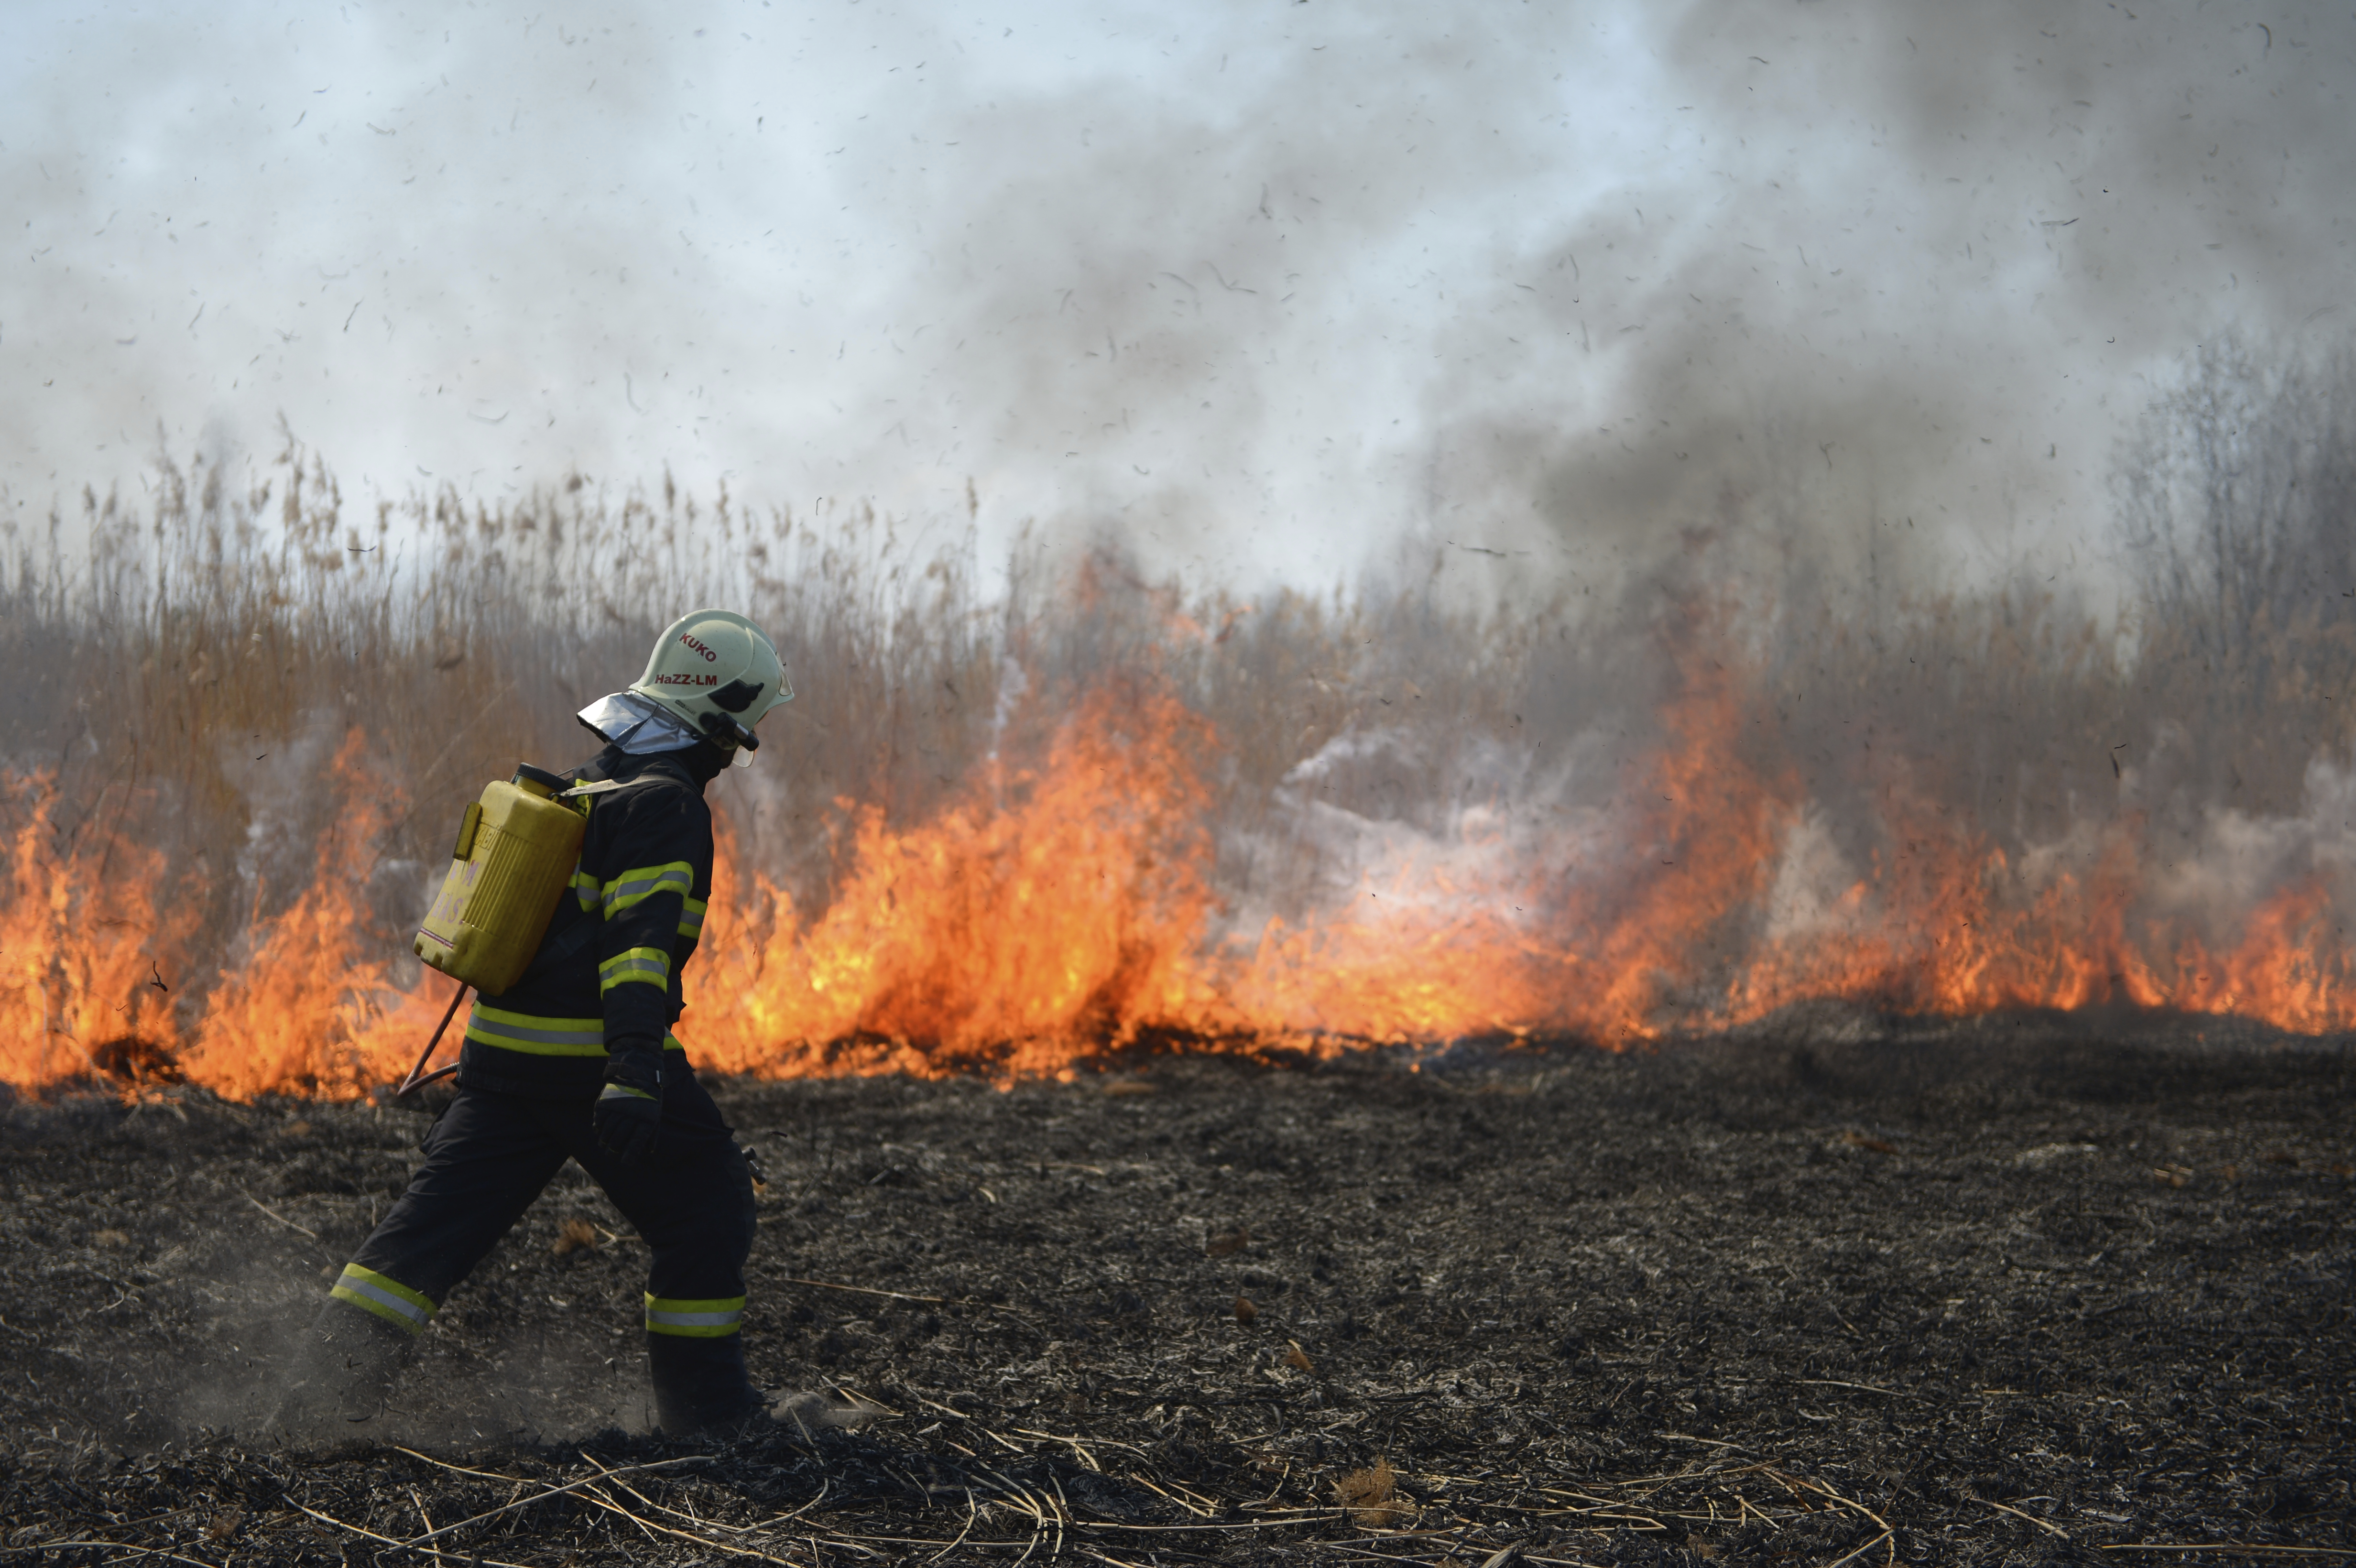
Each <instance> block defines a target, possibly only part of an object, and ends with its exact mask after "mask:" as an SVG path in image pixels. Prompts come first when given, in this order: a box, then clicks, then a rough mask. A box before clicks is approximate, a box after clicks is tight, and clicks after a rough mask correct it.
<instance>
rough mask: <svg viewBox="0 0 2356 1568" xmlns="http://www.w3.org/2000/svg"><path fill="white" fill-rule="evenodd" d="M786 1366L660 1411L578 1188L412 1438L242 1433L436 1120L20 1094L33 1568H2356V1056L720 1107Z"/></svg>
mask: <svg viewBox="0 0 2356 1568" xmlns="http://www.w3.org/2000/svg"><path fill="white" fill-rule="evenodd" d="M721 1098H722V1103H723V1105H724V1106H725V1107H726V1108H727V1110H728V1111H729V1113H730V1114H731V1115H732V1117H733V1118H734V1122H735V1124H736V1125H737V1127H738V1129H739V1133H740V1136H742V1137H743V1138H744V1141H745V1142H746V1144H747V1145H749V1146H750V1147H753V1148H754V1149H755V1150H756V1151H757V1152H758V1153H759V1155H760V1157H761V1159H762V1161H763V1163H764V1164H765V1165H766V1169H767V1173H768V1185H767V1187H766V1189H765V1191H764V1194H763V1200H762V1225H761V1231H760V1235H759V1239H758V1241H757V1243H756V1244H755V1253H754V1262H753V1279H754V1286H753V1291H754V1294H753V1297H752V1302H751V1308H750V1316H749V1319H748V1330H749V1332H748V1345H749V1349H750V1354H751V1358H752V1362H753V1366H754V1369H755V1374H756V1376H757V1377H759V1378H760V1379H761V1380H763V1381H765V1382H766V1383H768V1384H770V1385H772V1386H776V1387H780V1388H788V1387H790V1388H803V1389H809V1388H819V1389H826V1390H830V1391H837V1392H838V1397H840V1398H841V1399H843V1400H845V1401H847V1402H849V1403H855V1404H857V1405H859V1406H862V1407H864V1408H865V1409H866V1410H867V1411H868V1412H869V1413H870V1418H869V1419H868V1420H867V1421H866V1422H865V1424H861V1425H859V1426H857V1427H855V1428H846V1429H831V1428H830V1429H824V1430H818V1431H814V1432H811V1433H809V1435H794V1434H788V1435H776V1436H769V1437H765V1438H762V1439H759V1440H748V1441H744V1442H739V1443H734V1444H716V1445H715V1444H689V1445H669V1444H664V1443H661V1442H659V1441H656V1440H653V1439H651V1438H649V1437H648V1436H646V1435H644V1433H645V1431H646V1427H647V1413H646V1410H645V1408H644V1405H645V1402H644V1397H643V1395H644V1391H643V1385H642V1381H641V1373H640V1371H639V1360H640V1350H639V1345H638V1338H639V1337H638V1333H637V1327H636V1325H637V1290H638V1275H639V1271H640V1269H641V1267H642V1265H643V1263H644V1255H643V1249H642V1248H641V1247H640V1246H639V1245H638V1244H637V1243H636V1242H635V1241H634V1240H632V1239H630V1238H629V1237H628V1236H627V1234H626V1232H624V1233H617V1231H621V1229H622V1228H621V1227H620V1226H619V1224H618V1221H617V1217H616V1215H614V1214H613V1213H612V1212H611V1211H610V1210H609V1209H608V1208H607V1207H606V1206H605V1201H604V1200H603V1198H602V1197H601V1196H600V1195H599V1194H598V1193H597V1192H596V1191H595V1190H594V1188H592V1187H590V1186H589V1185H587V1184H586V1183H585V1181H584V1180H583V1179H581V1178H580V1176H579V1175H578V1173H577V1171H569V1172H568V1173H567V1174H566V1175H565V1176H563V1177H561V1178H560V1179H559V1180H558V1183H557V1185H556V1186H555V1187H553V1188H552V1189H551V1190H550V1192H549V1193H548V1194H547V1195H546V1196H545V1197H544V1198H543V1200H542V1201H541V1204H540V1205H539V1206H538V1207H537V1208H536V1209H535V1210H534V1211H532V1212H531V1214H530V1217H529V1218H528V1220H527V1221H526V1222H525V1223H524V1224H523V1225H522V1226H521V1227H519V1229H518V1230H517V1231H516V1232H514V1233H513V1234H512V1235H511V1236H510V1237H509V1239H508V1241H507V1242H506V1243H503V1244H502V1246H501V1247H500V1248H499V1250H498V1252H497V1253H494V1254H493V1256H492V1258H491V1259H490V1260H489V1261H488V1262H487V1264H485V1266H484V1267H483V1269H482V1270H481V1271H479V1272H478V1274H477V1275H476V1277H475V1278H474V1279H473V1280H471V1281H470V1282H469V1283H468V1284H467V1285H465V1286H464V1287H462V1288H461V1289H460V1290H459V1291H457V1292H456V1293H455V1295H454V1296H453V1299H452V1300H451V1301H450V1303H449V1304H448V1306H447V1307H446V1309H445V1310H444V1312H443V1313H442V1314H441V1315H440V1317H438V1318H437V1319H436V1320H435V1323H434V1328H433V1330H432V1332H431V1334H430V1335H429V1337H428V1340H427V1345H426V1349H425V1351H424V1354H423V1358H422V1360H420V1362H419V1363H418V1364H417V1365H416V1366H415V1367H413V1368H412V1373H411V1375H410V1377H409V1379H408V1381H407V1382H406V1383H405V1384H404V1386H403V1389H402V1393H401V1395H400V1397H399V1399H398V1401H397V1403H396V1404H395V1406H394V1408H393V1409H392V1410H391V1412H389V1413H387V1415H386V1416H385V1417H383V1418H382V1420H381V1422H380V1424H379V1429H375V1430H371V1431H369V1433H368V1434H367V1435H365V1436H364V1437H363V1438H360V1439H358V1440H356V1441H355V1442H354V1443H353V1444H352V1445H349V1446H348V1447H347V1448H345V1449H343V1450H341V1451H337V1452H327V1453H297V1452H291V1451H287V1450H285V1449H283V1448H279V1447H275V1446H273V1445H271V1444H270V1443H269V1442H268V1441H267V1440H266V1439H265V1438H264V1437H263V1436H262V1435H261V1433H260V1431H259V1427H258V1423H259V1419H260V1417H261V1414H262V1411H263V1410H264V1409H265V1407H266V1404H267V1402H268V1399H269V1397H270V1394H271V1391H272V1388H273V1374H274V1372H275V1371H276V1369H277V1367H278V1364H279V1360H280V1358H281V1356H282V1355H283V1353H284V1350H285V1349H286V1347H287V1346H289V1345H290V1344H291V1343H292V1336H293V1334H294V1332H295V1329H296V1328H297V1327H298V1326H299V1325H301V1324H302V1323H304V1322H305V1320H307V1318H308V1317H309V1316H310V1314H311V1313H312V1312H313V1311H314V1310H315V1309H316V1303H317V1301H318V1299H319V1297H320V1296H321V1293H322V1292H323V1291H324V1290H325V1288H326V1285H327V1280H326V1278H325V1277H324V1276H325V1275H327V1273H329V1272H332V1270H333V1268H334V1267H335V1266H337V1265H338V1264H340V1263H341V1261H342V1260H343V1258H344V1257H345V1256H346V1254H347V1253H348V1251H349V1249H350V1248H351V1247H352V1245H353V1244H354V1243H357V1242H358V1241H359V1238H360V1237H361V1236H362V1235H363V1234H364V1233H365V1232H366V1231H367V1230H368V1228H369V1224H370V1221H371V1219H372V1217H373V1216H375V1215H376V1214H378V1213H380V1212H381V1211H382V1210H383V1208H384V1206H385V1205H386V1204H387V1203H389V1202H390V1200H391V1198H392V1197H393V1196H394V1195H395V1194H396V1193H397V1192H398V1191H399V1190H400V1189H401V1187H402V1183H403V1180H404V1179H405V1177H406V1174H407V1171H408V1168H409V1166H410V1162H411V1160H412V1157H413V1146H414V1145H415V1143H416V1140H417V1138H418V1136H419V1135H420V1133H421V1132H422V1131H423V1127H424V1125H425V1117H424V1116H423V1115H422V1114H413V1113H411V1112H407V1111H403V1110H399V1109H388V1108H380V1107H377V1106H372V1105H368V1104H341V1105H338V1104H322V1103H318V1102H312V1101H297V1100H279V1099H262V1100H258V1101H255V1102H253V1103H251V1104H232V1103H229V1102H225V1101H222V1100H220V1099H218V1098H215V1097H214V1096H213V1095H212V1094H210V1093H207V1092H202V1091H193V1090H172V1091H166V1092H163V1093H157V1094H151V1095H150V1096H149V1097H147V1098H146V1099H145V1100H142V1101H140V1102H138V1103H137V1104H133V1105H131V1106H129V1107H128V1108H126V1106H125V1105H124V1104H123V1103H122V1102H121V1101H120V1100H117V1099H112V1098H96V1097H85V1098H65V1099H53V1100H51V1101H50V1102H48V1103H43V1104H37V1103H33V1102H29V1101H28V1102H23V1103H19V1104H15V1105H13V1106H12V1107H11V1108H10V1109H9V1110H8V1111H7V1112H6V1115H5V1124H0V1126H4V1127H5V1144H0V1183H5V1205H0V1216H5V1218H0V1280H5V1287H0V1289H4V1290H5V1302H6V1304H7V1305H6V1308H5V1313H4V1314H0V1321H5V1329H0V1338H5V1342H6V1344H7V1347H8V1350H9V1371H7V1372H6V1373H5V1376H0V1417H5V1419H0V1431H5V1440H0V1441H5V1461H0V1463H5V1478H4V1479H0V1519H5V1521H6V1524H5V1531H6V1533H5V1540H4V1541H0V1544H5V1549H6V1552H7V1553H8V1555H9V1556H10V1558H11V1559H12V1560H14V1561H27V1562H89V1563H101V1562H106V1563H113V1562H124V1563H128V1562H133V1561H151V1560H152V1561H177V1562H181V1563H206V1564H222V1565H226V1564H228V1563H232V1562H234V1563H253V1564H261V1563H295V1562H332V1561H341V1562H346V1563H426V1562H434V1563H477V1562H480V1563H517V1564H528V1565H530V1568H541V1565H547V1568H556V1565H558V1564H602V1563H690V1562H719V1561H723V1560H725V1561H743V1562H756V1561H768V1562H776V1563H794V1564H805V1563H813V1564H815V1563H824V1564H851V1563H926V1562H941V1563H1018V1562H1023V1563H1031V1562H1057V1561H1060V1562H1095V1563H1173V1564H1175V1563H1332V1564H1337V1565H1338V1564H1344V1563H1373V1562H1381V1561H1391V1562H1399V1563H1435V1564H1437V1563H1457V1564H1482V1563H1511V1562H1515V1561H1523V1562H1528V1563H1598V1564H1601V1563H1612V1564H1630V1563H1813V1564H1817V1565H1819V1568H1830V1565H1832V1564H1835V1563H1892V1562H1910V1563H2049V1562H2051V1563H2061V1562H2072V1563H2083V1562H2097V1561H2099V1562H2118V1563H2145V1562H2169V1563H2201V1562H2215V1563H2223V1562H2240V1561H2245V1560H2248V1559H2249V1558H2250V1557H2252V1556H2254V1555H2255V1556H2265V1555H2266V1554H2267V1553H2268V1551H2269V1549H2273V1550H2276V1551H2280V1552H2284V1553H2286V1558H2287V1556H2294V1555H2298V1554H2305V1555H2307V1556H2308V1557H2310V1558H2313V1559H2315V1560H2323V1559H2326V1558H2329V1557H2331V1556H2348V1555H2356V1531H2352V1530H2351V1519H2356V1499H2351V1490H2350V1483H2351V1455H2356V1424H2351V1411H2350V1409H2349V1404H2348V1397H2349V1396H2348V1391H2349V1388H2350V1386H2351V1375H2356V1338H2351V1333H2350V1321H2349V1318H2350V1305H2349V1303H2350V1286H2351V1275H2356V1233H2351V1199H2352V1198H2356V1192H2351V1185H2356V1183H2351V1171H2356V1164H2351V1162H2356V1138H2351V1134H2350V1131H2349V1128H2350V1125H2351V1123H2350V1117H2351V1110H2356V1074H2351V1059H2350V1057H2349V1054H2348V1052H2347V1050H2346V1047H2345V1045H2344V1043H2343V1042H2340V1041H2336V1040H2334V1041H2324V1042H2317V1041H2313V1040H2287V1041H2286V1040H2282V1039H2278V1038H2276V1037H2273V1036H2270V1035H2261V1034H2258V1033H2255V1032H2254V1031H2251V1030H2249V1029H2242V1028H2239V1027H2237V1026H2231V1025H2226V1026H2220V1025H2219V1024H2217V1023H2216V1022H2214V1021H2213V1020H2211V1021H2209V1022H2206V1023H2204V1024H2201V1025H2199V1026H2195V1025H2192V1024H2186V1025H2183V1026H2180V1027H2179V1026H2174V1025H2155V1024H2153V1023H2152V1022H2150V1021H2149V1020H2143V1021H2140V1022H2136V1021H2132V1020H2130V1021H2129V1022H2128V1023H2126V1024H2125V1025H2123V1026H2122V1027H2121V1028H2120V1029H2105V1028H2103V1027H2097V1026H2094V1025H2090V1024H2087V1023H2085V1022H2083V1021H2080V1022H2075V1023H2072V1022H2069V1021H2066V1020H2056V1019H2051V1018H2040V1017H2025V1016H1999V1017H1995V1018H1990V1019H1982V1020H1978V1021H1976V1022H1973V1023H1969V1024H1965V1025H1945V1026H1936V1027H1911V1028H1910V1027H1902V1026H1890V1025H1886V1024H1883V1023H1880V1022H1878V1021H1877V1020H1874V1019H1870V1018H1869V1017H1866V1016H1863V1015H1857V1014H1829V1013H1826V1012H1823V1011H1821V1010H1820V1011H1818V1012H1816V1013H1814V1014H1810V1015H1808V1016H1806V1017H1804V1018H1802V1017H1796V1016H1795V1017H1793V1018H1787V1019H1782V1020H1779V1021H1778V1022H1777V1023H1776V1024H1775V1025H1774V1026H1773V1027H1772V1028H1770V1029H1762V1030H1752V1031H1748V1032H1746V1033H1744V1034H1741V1035H1740V1036H1735V1037H1727V1038H1721V1039H1719V1040H1711V1041H1705V1042H1670V1043H1666V1044H1664V1045H1662V1046H1660V1047H1658V1048H1655V1049H1651V1050H1645V1051H1633V1052H1630V1053H1626V1054H1618V1055H1615V1054H1612V1053H1608V1052H1602V1051H1592V1050H1588V1049H1580V1048H1571V1049H1564V1050H1560V1051H1541V1050H1536V1049H1519V1050H1509V1051H1502V1052H1468V1051H1458V1052H1455V1053H1451V1054H1446V1055H1440V1056H1437V1057H1433V1058H1430V1059H1428V1060H1424V1061H1408V1060H1407V1059H1403V1058H1400V1057H1397V1056H1376V1055H1359V1056H1352V1057H1346V1058H1344V1059H1341V1060H1337V1061H1327V1062H1323V1063H1313V1062H1289V1063H1269V1062H1254V1061H1239V1060H1235V1059H1231V1058H1224V1057H1152V1058H1143V1059H1135V1060H1130V1061H1122V1062H1119V1063H1117V1064H1116V1066H1115V1069H1114V1070H1112V1071H1108V1072H1087V1073H1084V1074H1081V1075H1079V1076H1078V1077H1077V1078H1076V1079H1075V1080H1074V1081H1072V1082H1068V1083H1054V1082H1028V1083H1017V1084H1015V1085H1014V1086H1012V1088H1004V1087H997V1086H993V1085H992V1084H991V1083H987V1082H983V1081H980V1080H978V1079H974V1078H951V1079H945V1080H926V1079H909V1078H903V1077H880V1078H869V1079H850V1080H841V1079H838V1080H823V1081H800V1082H790V1083H752V1082H742V1081H739V1082H731V1083H728V1084H727V1085H726V1086H725V1087H724V1088H723V1092H722V1094H721Z"/></svg>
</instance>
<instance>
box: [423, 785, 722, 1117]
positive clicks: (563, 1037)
mask: <svg viewBox="0 0 2356 1568" xmlns="http://www.w3.org/2000/svg"><path fill="white" fill-rule="evenodd" d="M722 765H723V759H722V758H721V756H720V754H719V753H718V752H716V751H714V750H713V749H712V747H710V746H705V745H698V746H693V747H691V748H689V749H688V750H686V751H683V752H658V753H656V754H654V755H651V756H630V755H627V754H626V753H624V752H619V751H616V749H615V748H613V747H611V746H608V747H606V748H605V750H604V751H603V752H599V753H598V754H597V755H596V756H595V757H594V758H593V759H592V760H591V761H590V762H589V763H586V764H584V765H583V766H581V767H578V768H574V769H573V770H572V771H571V773H569V774H568V776H569V777H570V778H571V779H572V780H573V782H574V783H576V784H578V783H588V782H594V781H598V780H612V781H615V782H616V783H620V784H628V785H630V786H631V787H629V788H627V789H620V790H616V791H613V792H611V793H609V794H605V795H591V796H589V797H588V799H589V801H590V809H589V825H588V827H587V830H586V831H585V833H584V836H583V837H582V841H581V860H580V864H579V865H578V866H576V867H575V868H574V869H573V896H572V897H570V898H567V899H563V900H562V901H560V902H559V903H558V905H557V909H556V916H555V918H554V919H553V920H552V921H550V922H549V926H548V934H547V935H546V936H545V937H543V938H542V939H541V944H540V951H539V953H538V954H537V955H534V957H533V959H532V961H531V965H530V967H529V968H528V969H526V970H525V971H524V975H523V978H521V979H520V980H518V981H517V982H516V983H515V984H514V985H513V986H511V987H509V988H508V989H507V990H506V991H504V992H502V993H500V994H499V995H498V996H496V997H476V999H475V1006H474V1009H473V1011H472V1012H470V1013H469V1014H468V1015H467V1019H466V1044H465V1046H464V1047H463V1048H462V1049H461V1051H460V1052H459V1058H458V1082H459V1083H461V1084H462V1085H464V1086H465V1087H466V1088H469V1089H482V1090H489V1091H491V1092H493V1093H513V1094H529V1095H533V1096H536V1097H540V1098H547V1099H583V1100H588V1099H594V1097H595V1096H596V1094H597V1092H598V1088H599V1085H600V1084H602V1083H604V1082H605V1062H606V1057H607V1053H608V1052H609V1051H617V1050H624V1049H631V1048H643V1049H652V1048H655V1047H658V1046H659V1047H660V1048H661V1049H662V1050H663V1051H665V1052H666V1053H669V1052H671V1051H679V1050H680V1042H679V1040H678V1039H677V1037H675V1036H673V1035H672V1034H671V1032H670V1026H671V1025H672V1024H674V1023H676V1022H678V1021H679V1016H680V1012H681V1011H682V1010H683V1009H684V1008H685V1007H686V1005H687V1004H686V994H685V992H684V990H683V989H682V988H681V985H680V976H681V973H682V972H683V971H684V970H685V969H686V967H687V963H688V960H689V959H690V958H691V957H693V956H694V955H695V944H696V939H697V938H698V936H699V935H701V933H702V930H703V911H704V905H705V903H706V902H707V901H709V900H710V899H711V897H712V808H711V807H710V806H709V805H706V804H705V803H704V799H703V786H704V785H705V784H707V783H709V782H710V781H711V780H712V777H713V776H714V775H715V774H716V773H718V771H719V768H720V767H721V766H722ZM667 1060H671V1061H679V1060H680V1058H677V1057H669V1056H668V1054H667Z"/></svg>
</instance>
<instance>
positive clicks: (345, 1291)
mask: <svg viewBox="0 0 2356 1568" xmlns="http://www.w3.org/2000/svg"><path fill="white" fill-rule="evenodd" d="M327 1294H328V1295H329V1296H334V1297H335V1298H336V1299H337V1301H348V1302H350V1303H351V1304H352V1305H353V1306H354V1307H360V1308H361V1309H363V1310H365V1311H369V1312H373V1313H375V1314H376V1315H377V1316H378V1317H381V1318H383V1319H384V1320H385V1321H386V1322H388V1323H394V1324H398V1325H399V1326H401V1327H402V1328H406V1329H408V1330H409V1331H410V1332H411V1333H412V1334H422V1333H423V1332H424V1331H425V1324H426V1321H427V1319H429V1318H431V1317H433V1316H434V1302H433V1300H432V1298H431V1297H429V1296H426V1295H425V1294H424V1293H423V1292H422V1291H415V1290H412V1289H410V1288H409V1286H407V1285H403V1284H402V1283H401V1282H400V1281H399V1280H397V1279H394V1278H392V1277H391V1275H381V1274H379V1273H377V1272H376V1270H374V1269H368V1268H362V1267H360V1265H359V1264H345V1265H344V1273H343V1277H342V1278H340V1279H338V1280H337V1281H336V1288H335V1289H333V1290H331V1291H329V1292H327Z"/></svg>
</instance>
